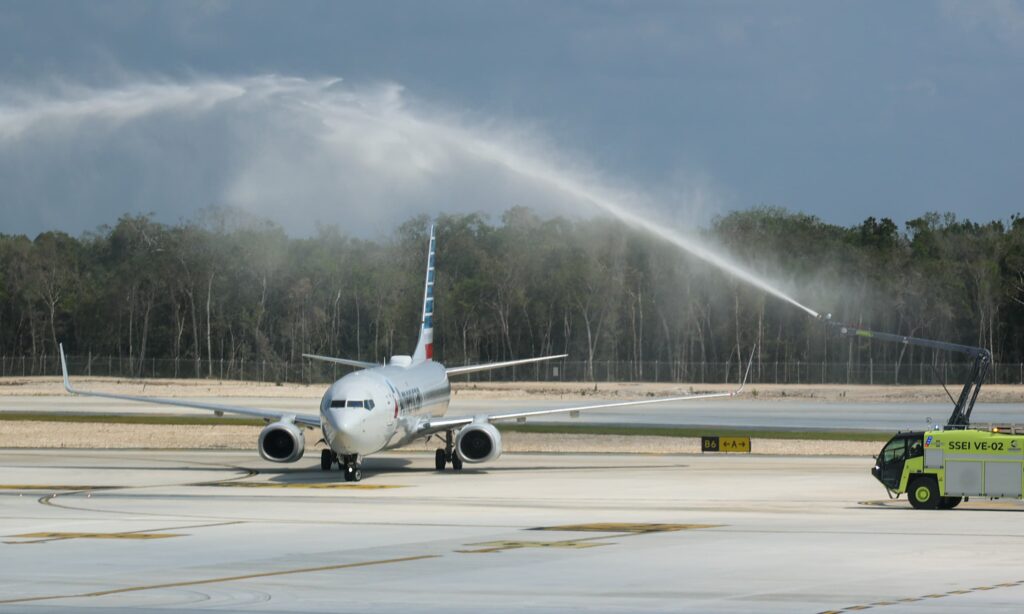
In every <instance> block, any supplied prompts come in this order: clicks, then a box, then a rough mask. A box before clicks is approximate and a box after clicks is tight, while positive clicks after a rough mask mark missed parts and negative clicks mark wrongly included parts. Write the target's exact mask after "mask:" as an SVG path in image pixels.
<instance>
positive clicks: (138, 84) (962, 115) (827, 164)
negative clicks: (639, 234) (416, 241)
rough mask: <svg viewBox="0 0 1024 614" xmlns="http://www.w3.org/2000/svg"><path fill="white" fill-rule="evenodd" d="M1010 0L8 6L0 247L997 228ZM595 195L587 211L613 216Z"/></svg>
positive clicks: (1018, 122)
mask: <svg viewBox="0 0 1024 614" xmlns="http://www.w3.org/2000/svg"><path fill="white" fill-rule="evenodd" d="M1021 100H1024V2H1020V1H1014V0H992V1H984V0H971V1H958V0H946V1H933V2H923V1H907V2H889V1H865V2H856V3H854V2H832V1H820V2H784V1H779V2H761V1H751V2H727V1H721V2H682V1H669V2H656V1H647V2H598V1H591V2H567V1H523V0H521V1H516V2H504V1H497V0H495V1H488V2H476V1H473V2H461V1H459V2H456V1H447V2H446V1H437V2H374V3H356V2H316V1H302V2H265V1H257V0H246V1H244V2H232V1H210V2H195V1H192V2H189V1H184V0H182V1H175V2H136V1H123V2H121V1H118V2H104V1H93V2H84V1H83V2H70V1H60V2H59V1H50V2H38V1H28V2H26V1H20V0H7V1H5V2H3V3H0V233H5V234H13V233H25V234H28V235H29V236H34V235H35V234H37V233H39V232H42V231H44V230H62V231H66V232H70V233H72V234H79V233H82V232H85V231H89V230H93V229H95V228H97V227H98V226H100V225H101V224H112V223H114V222H115V221H116V220H117V218H118V217H119V216H121V215H123V214H125V213H133V214H140V213H153V214H154V215H155V216H156V218H157V219H158V220H160V221H164V222H168V223H175V222H178V221H180V220H186V219H191V218H193V217H194V216H195V215H197V212H199V211H201V210H202V209H204V208H206V207H209V206H211V205H228V206H232V207H237V208H240V209H242V210H246V211H250V212H252V213H254V214H257V215H260V216H264V217H267V218H270V219H272V220H274V221H275V222H277V223H279V224H281V225H283V226H284V227H285V229H286V230H288V231H289V232H290V233H293V234H297V235H302V234H310V233H313V232H316V229H317V227H318V226H320V225H334V226H338V227H339V228H341V229H343V230H344V231H345V232H348V233H350V234H354V235H357V236H370V237H372V236H375V235H378V234H381V233H386V232H388V231H389V230H390V229H391V228H393V226H394V225H395V224H396V223H397V222H400V221H404V220H405V219H406V218H408V217H409V216H411V215H415V214H420V213H426V214H429V215H436V214H437V213H440V212H475V211H481V212H484V213H486V214H489V215H491V216H493V217H495V218H497V216H499V215H500V212H501V211H504V210H506V209H508V208H509V207H511V206H516V205H525V206H530V207H534V208H536V209H537V210H539V211H541V212H542V213H549V214H582V215H587V214H588V213H592V212H595V211H601V210H607V209H608V207H606V206H604V205H609V206H611V207H613V208H619V209H627V210H630V211H637V212H643V215H651V216H652V217H655V218H657V219H662V220H666V221H667V222H668V223H672V224H675V225H678V226H688V225H693V224H707V223H708V222H709V221H710V220H711V219H712V218H713V216H715V215H720V214H724V213H727V212H729V211H733V210H741V209H747V208H750V207H755V206H761V205H771V206H780V207H785V208H787V209H790V210H792V211H800V212H805V213H809V214H813V215H816V216H818V217H820V218H822V219H824V220H825V221H827V222H831V223H836V224H843V225H852V224H857V223H859V222H861V221H863V220H864V219H865V218H867V217H869V216H875V217H891V218H893V219H895V220H896V221H897V223H900V224H902V223H903V222H904V221H906V220H908V219H912V218H914V217H917V216H920V215H922V214H923V213H925V212H928V211H940V212H947V211H948V212H953V213H955V214H956V215H958V216H959V217H967V218H970V219H973V220H975V221H988V220H993V219H1003V220H1005V219H1008V218H1009V217H1010V216H1011V215H1013V214H1015V213H1018V212H1020V211H1021V209H1022V207H1021V194H1022V193H1024V190H1022V188H1024V147H1022V145H1021V144H1022V143H1024V121H1022V120H1024V104H1021ZM602 203H603V204H602Z"/></svg>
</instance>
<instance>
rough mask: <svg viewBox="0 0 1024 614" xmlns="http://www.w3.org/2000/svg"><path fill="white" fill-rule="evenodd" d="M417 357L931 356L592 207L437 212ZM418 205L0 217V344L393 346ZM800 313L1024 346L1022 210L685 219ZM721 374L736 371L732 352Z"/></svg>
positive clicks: (239, 348)
mask: <svg viewBox="0 0 1024 614" xmlns="http://www.w3.org/2000/svg"><path fill="white" fill-rule="evenodd" d="M434 221H435V222H436V224H437V235H438V252H439V253H438V257H437V280H436V287H435V294H436V301H435V305H436V307H435V313H436V316H435V319H434V324H435V357H436V358H437V359H439V360H442V361H444V362H446V363H449V364H463V363H473V362H478V361H490V360H501V359H509V358H515V357H526V356H534V355H542V354H558V353H568V354H569V355H570V357H571V358H572V359H575V360H582V361H586V364H587V365H588V370H587V375H588V376H590V377H592V376H593V365H594V364H595V362H597V361H608V360H612V361H619V362H622V363H625V364H627V365H628V368H629V370H630V373H629V376H630V377H629V378H630V379H640V380H642V379H644V377H645V376H644V372H643V370H644V368H645V365H649V364H650V362H651V361H660V362H663V363H665V364H666V365H670V367H669V368H672V367H671V365H676V367H675V368H678V369H680V370H681V371H680V372H679V373H677V374H675V375H676V377H677V379H687V377H688V376H689V375H692V374H688V373H686V372H684V371H685V369H686V368H687V367H686V366H685V365H688V364H695V363H735V364H737V365H739V364H740V363H742V362H745V360H746V357H747V355H748V354H749V352H750V351H751V348H752V347H754V346H755V344H756V361H757V365H758V368H763V367H764V365H766V364H769V363H771V362H780V361H781V362H786V361H794V360H797V361H822V362H826V361H827V362H832V363H836V362H840V363H842V362H845V363H848V364H849V365H851V366H855V365H863V364H866V363H867V362H868V361H876V362H887V363H897V364H898V363H900V362H901V361H906V362H907V363H910V362H917V363H923V362H930V363H933V364H939V363H940V362H942V361H947V360H959V359H957V358H955V357H946V356H942V355H940V354H936V353H933V352H931V351H930V350H921V349H919V348H913V347H906V346H900V345H897V346H893V345H886V344H879V343H875V344H872V343H871V342H870V341H866V340H857V339H852V340H851V339H845V338H844V339H839V338H836V337H834V336H832V335H830V334H829V332H828V330H827V327H825V326H823V325H822V324H821V322H818V321H816V320H814V319H813V318H810V317H808V316H807V314H805V313H804V312H803V311H801V310H799V309H796V308H794V307H793V306H792V305H790V304H788V303H786V302H784V301H781V300H779V299H777V298H775V297H773V296H771V295H768V294H766V293H764V292H763V291H760V290H758V289H756V288H753V287H751V286H749V285H747V284H745V283H743V282H741V281H739V280H737V279H735V278H733V277H731V276H729V275H728V274H726V273H724V272H723V271H721V270H719V269H717V268H714V267H713V266H711V265H708V264H705V263H704V262H702V261H700V260H697V259H695V258H693V257H690V256H688V255H687V254H686V253H684V252H681V251H680V250H679V249H677V248H676V247H674V246H671V245H669V244H666V243H663V242H660V241H658V240H656V239H654V238H651V237H650V236H648V235H646V234H644V233H642V232H640V231H636V230H633V229H631V228H629V227H628V226H624V225H623V224H622V223H620V222H618V221H616V220H613V219H605V218H593V219H565V218H557V217H556V218H544V217H541V216H539V215H538V214H536V213H535V212H533V211H531V210H529V209H526V208H513V209H510V210H508V211H506V212H505V213H504V214H503V215H502V216H501V217H500V220H498V221H497V222H492V221H491V220H490V219H489V218H488V217H487V216H484V215H482V214H469V215H441V216H439V217H437V218H436V220H434ZM430 223H431V220H429V219H428V218H427V217H425V216H422V217H416V218H413V219H409V220H407V221H406V222H404V223H403V224H402V225H401V226H399V227H398V228H397V229H396V230H395V231H394V232H393V233H392V234H391V235H390V236H388V237H386V238H383V239H380V240H362V239H357V238H353V237H350V236H347V235H346V234H345V233H344V232H343V231H341V230H340V229H338V228H337V227H333V226H323V227H321V228H319V230H318V232H317V233H316V234H315V236H311V237H303V238H294V237H289V236H288V235H287V234H286V233H285V232H284V230H283V229H282V228H281V227H280V226H278V225H276V224H274V223H271V222H269V221H266V220H260V219H254V218H252V217H250V216H246V215H244V214H241V213H240V212H238V211H235V210H231V209H225V208H215V209H210V210H208V211H207V212H206V213H205V214H204V215H202V216H200V217H199V218H197V219H196V220H193V221H189V222H182V223H179V224H176V225H168V224H162V223H159V222H156V221H154V219H153V217H152V216H149V215H142V216H133V215H126V216H124V217H122V218H121V219H119V220H118V221H117V223H116V224H114V225H113V226H102V227H100V228H98V229H97V230H96V231H95V232H90V233H86V234H83V235H82V236H80V237H72V236H69V235H67V234H64V233H61V232H44V233H42V234H40V235H39V236H37V237H35V238H34V239H30V238H28V237H26V236H22V235H5V234H0V356H25V357H27V359H28V360H29V361H30V362H31V364H32V365H37V367H33V369H34V370H35V372H40V371H41V370H42V369H43V365H44V364H46V363H45V360H46V358H47V357H51V358H52V356H53V355H54V354H55V353H56V346H57V344H58V343H59V342H63V343H64V345H65V347H66V348H68V350H69V351H70V352H73V353H76V354H90V355H96V356H113V357H117V358H118V359H119V360H122V361H126V362H127V364H129V365H132V367H131V369H132V370H133V371H134V372H137V373H142V372H143V366H144V364H145V361H146V360H148V359H151V358H160V359H171V358H172V359H174V360H175V364H176V365H177V364H179V363H180V364H182V365H183V367H182V372H181V373H180V375H182V376H195V377H212V376H214V375H215V374H214V372H213V364H214V361H215V360H222V361H229V362H230V361H237V360H243V359H244V360H247V361H261V360H263V361H283V360H290V361H297V360H301V354H302V353H304V352H305V353H317V354H326V355H332V356H344V357H351V358H356V359H359V360H372V361H385V360H386V359H387V358H388V357H389V356H391V355H394V354H407V353H410V352H411V351H412V348H413V346H414V344H415V340H416V335H417V333H418V322H419V310H420V304H421V300H422V296H421V295H422V287H423V268H424V259H425V248H426V240H427V239H426V237H427V228H428V226H429V224H430ZM698 234H699V235H700V236H701V239H702V240H704V241H707V242H713V243H716V244H719V245H721V246H722V248H723V249H724V250H726V251H727V252H728V253H730V254H731V255H733V256H734V257H735V259H737V260H738V261H740V262H743V263H745V265H746V266H747V267H748V268H750V269H751V270H754V271H758V272H759V273H761V274H764V275H767V276H768V277H770V278H772V279H776V280H779V279H781V280H782V282H781V283H782V284H783V285H784V287H785V289H786V290H787V292H788V293H790V294H791V295H792V296H794V297H795V298H796V299H797V300H799V301H800V302H802V303H804V304H807V305H809V306H810V307H812V308H813V309H816V310H818V311H820V312H822V313H826V312H827V313H832V314H834V318H835V319H837V320H840V321H844V322H849V323H853V324H857V325H860V326H863V327H866V328H873V329H876V330H882V331H888V332H895V333H900V334H905V335H914V336H920V337H930V338H937V339H944V340H949V341H954V342H959V343H964V344H968V345H982V346H985V347H989V348H991V349H992V351H993V352H994V354H995V359H996V361H997V362H999V361H1004V362H1017V361H1022V360H1024V218H1022V217H1021V216H1019V215H1014V216H1013V217H1011V218H1010V219H1009V220H1007V221H991V222H986V223H975V222H972V221H969V220H959V219H957V218H956V217H955V216H953V215H951V214H944V215H943V214H936V213H930V214H927V215H924V216H922V217H919V218H916V219H912V220H909V221H907V222H905V224H904V225H903V226H902V227H900V226H899V225H897V223H896V222H894V221H893V220H891V219H888V218H883V219H880V220H879V219H875V218H868V219H866V220H865V221H864V222H863V223H861V224H859V225H854V226H840V225H835V224H829V223H826V222H824V221H822V220H821V219H819V218H817V217H815V216H811V215H805V214H801V213H793V212H789V211H786V210H784V209H779V208H772V207H760V208H755V209H751V210H746V211H739V212H734V213H730V214H728V215H724V216H721V217H718V218H716V219H714V220H713V222H712V223H711V224H710V225H709V226H708V227H707V228H704V229H701V230H699V232H698ZM737 371H738V369H737Z"/></svg>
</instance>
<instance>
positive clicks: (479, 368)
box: [448, 354, 568, 376]
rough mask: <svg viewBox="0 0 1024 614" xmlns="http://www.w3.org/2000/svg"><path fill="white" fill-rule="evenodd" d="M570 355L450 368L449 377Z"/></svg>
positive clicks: (563, 356) (563, 355)
mask: <svg viewBox="0 0 1024 614" xmlns="http://www.w3.org/2000/svg"><path fill="white" fill-rule="evenodd" d="M566 356H568V354H559V355H557V356H541V357H540V358H523V359H521V360H506V361H505V362H490V363H487V364H485V365H466V366H465V367H450V368H449V369H448V375H449V376H451V375H462V374H464V373H476V372H477V371H490V370H491V369H501V368H503V367H511V366H514V365H525V364H529V363H531V362H540V361H542V360H557V359H559V358H565V357H566Z"/></svg>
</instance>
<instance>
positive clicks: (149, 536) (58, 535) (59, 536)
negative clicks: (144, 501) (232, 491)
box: [10, 532, 183, 539]
mask: <svg viewBox="0 0 1024 614" xmlns="http://www.w3.org/2000/svg"><path fill="white" fill-rule="evenodd" d="M182 535H183V534H182V533H66V532H53V533H46V532H43V533H21V534H19V535H11V536H10V537H23V538H26V539H164V538H165V537H181V536H182Z"/></svg>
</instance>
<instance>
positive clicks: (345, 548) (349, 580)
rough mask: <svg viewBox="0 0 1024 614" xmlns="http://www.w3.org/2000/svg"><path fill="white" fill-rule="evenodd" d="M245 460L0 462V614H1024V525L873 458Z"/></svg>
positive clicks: (102, 455) (8, 456)
mask: <svg viewBox="0 0 1024 614" xmlns="http://www.w3.org/2000/svg"><path fill="white" fill-rule="evenodd" d="M315 464H316V459H312V458H309V459H303V460H302V461H300V462H299V463H297V464H296V465H294V466H283V467H282V466H280V465H271V464H269V463H265V462H263V461H260V460H259V459H258V458H257V457H256V456H255V454H254V453H243V452H137V451H133V452H127V451H88V450H84V451H83V450H75V451H71V450H66V451H60V450H27V451H15V450H0V476H2V478H0V482H2V484H0V534H2V537H0V611H5V612H6V611H10V612H49V611H57V610H63V609H65V608H76V609H81V610H89V609H92V610H93V611H108V610H117V611H122V612H150V611H160V612H196V611H207V610H227V611H267V612H271V611H274V612H277V611H289V612H338V611H344V612H409V611H446V612H479V611H481V610H484V611H495V612H502V611H522V610H530V611H533V612H563V611H570V610H572V611H580V610H587V611H595V612H636V611H672V612H677V611H699V612H747V611H752V610H756V611H771V612H821V611H830V610H842V609H849V608H863V607H871V608H873V609H880V610H891V611H917V610H924V609H931V610H941V611H954V612H955V611H962V612H975V611H979V610H985V611H1007V612H1009V611H1018V610H1019V604H1020V603H1021V602H1022V601H1024V554H1022V553H1021V543H1022V539H1024V525H1022V523H1021V519H1022V518H1024V516H1021V513H1022V512H1024V506H1021V505H1020V504H1019V503H1017V502H1001V501H997V502H989V501H971V502H970V503H967V504H964V505H963V506H962V507H961V508H958V509H957V510H953V511H934V512H927V511H917V510H912V509H910V508H909V505H907V504H906V503H905V502H904V501H902V500H900V501H896V502H891V501H889V500H888V499H887V498H886V496H885V493H884V491H883V490H882V488H881V487H880V486H879V485H878V484H877V483H876V482H874V480H873V479H872V478H871V477H870V475H869V474H868V469H869V464H870V460H867V459H863V458H790V457H749V456H718V457H715V456H642V455H621V456H616V455H558V454H551V455H506V456H503V457H502V458H500V459H499V460H498V461H497V462H495V463H492V464H489V465H485V466H483V467H482V468H474V469H470V470H466V471H463V472H462V473H460V474H455V473H452V472H447V473H437V472H435V471H433V470H432V458H431V456H430V455H403V456H397V455H395V456H393V455H384V456H381V457H376V458H374V457H371V458H370V459H368V460H367V461H366V463H365V465H364V476H365V478H364V480H363V482H361V483H359V484H347V483H345V482H343V481H341V479H340V475H339V474H338V473H336V472H335V473H329V474H325V473H322V472H320V471H319V470H314V465H315Z"/></svg>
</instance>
